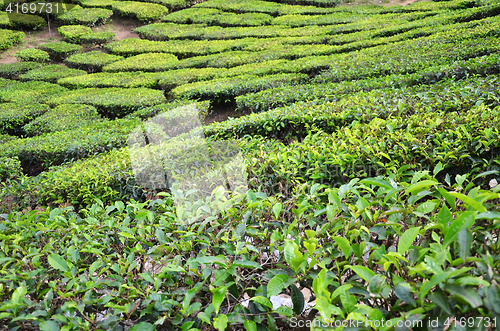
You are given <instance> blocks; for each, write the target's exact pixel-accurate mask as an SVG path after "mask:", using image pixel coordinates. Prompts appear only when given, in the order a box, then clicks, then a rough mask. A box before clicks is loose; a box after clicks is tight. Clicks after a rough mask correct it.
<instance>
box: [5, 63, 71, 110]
mask: <svg viewBox="0 0 500 331" xmlns="http://www.w3.org/2000/svg"><path fill="white" fill-rule="evenodd" d="M23 63H28V62H23ZM67 90H68V89H66V88H64V87H62V86H60V85H57V84H52V83H48V82H40V81H28V82H13V83H9V84H8V85H6V86H4V87H3V88H2V89H0V101H2V102H18V103H22V102H26V103H29V102H35V103H36V102H38V103H44V102H45V101H47V99H49V98H51V97H52V96H54V95H59V94H62V93H64V92H66V91H67Z"/></svg>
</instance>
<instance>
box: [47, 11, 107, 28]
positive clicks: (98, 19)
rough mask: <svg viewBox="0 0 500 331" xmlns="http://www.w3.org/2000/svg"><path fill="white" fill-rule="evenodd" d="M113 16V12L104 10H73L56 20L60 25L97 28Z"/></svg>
mask: <svg viewBox="0 0 500 331" xmlns="http://www.w3.org/2000/svg"><path fill="white" fill-rule="evenodd" d="M111 15H113V12H112V11H111V10H109V9H104V8H82V9H73V10H70V11H68V12H66V13H64V14H62V15H60V16H58V17H57V19H58V20H59V21H60V22H61V23H62V24H67V25H72V24H79V25H86V26H98V25H103V24H106V22H107V21H108V19H109V18H110V17H111Z"/></svg>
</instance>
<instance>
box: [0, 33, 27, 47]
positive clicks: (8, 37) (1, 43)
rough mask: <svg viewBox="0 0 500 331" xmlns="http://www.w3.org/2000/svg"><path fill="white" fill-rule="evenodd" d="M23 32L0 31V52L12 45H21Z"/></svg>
mask: <svg viewBox="0 0 500 331" xmlns="http://www.w3.org/2000/svg"><path fill="white" fill-rule="evenodd" d="M24 36H25V35H24V32H21V31H12V30H6V29H0V51H4V50H6V49H9V48H11V47H12V46H14V45H17V44H19V43H22V42H23V40H24Z"/></svg>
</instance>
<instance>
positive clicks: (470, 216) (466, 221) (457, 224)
mask: <svg viewBox="0 0 500 331" xmlns="http://www.w3.org/2000/svg"><path fill="white" fill-rule="evenodd" d="M474 213H475V212H473V211H468V212H463V213H462V214H461V215H460V216H459V217H457V219H456V220H454V221H453V222H452V223H451V225H450V227H449V228H448V232H446V236H445V237H444V241H443V246H444V247H446V246H448V245H449V244H450V243H451V242H452V241H453V240H454V239H455V237H456V236H457V235H458V233H459V232H460V231H462V230H463V229H469V228H470V227H471V226H472V225H473V224H474V221H475V220H474Z"/></svg>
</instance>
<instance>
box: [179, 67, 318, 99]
mask: <svg viewBox="0 0 500 331" xmlns="http://www.w3.org/2000/svg"><path fill="white" fill-rule="evenodd" d="M308 78H309V77H308V76H307V75H305V74H278V75H269V76H263V77H259V76H253V75H243V76H236V77H231V78H221V79H213V80H209V81H202V82H196V83H189V84H184V85H181V86H178V87H176V88H174V89H173V90H172V91H170V93H171V94H172V95H173V96H174V97H176V98H188V99H198V98H200V99H204V100H206V99H210V100H213V101H215V102H218V103H224V102H229V101H231V102H232V101H233V100H234V98H235V97H236V96H238V95H242V94H246V93H250V92H256V91H260V90H264V89H268V88H271V87H276V86H282V85H292V84H300V83H301V82H304V81H306V80H307V79H308Z"/></svg>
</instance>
